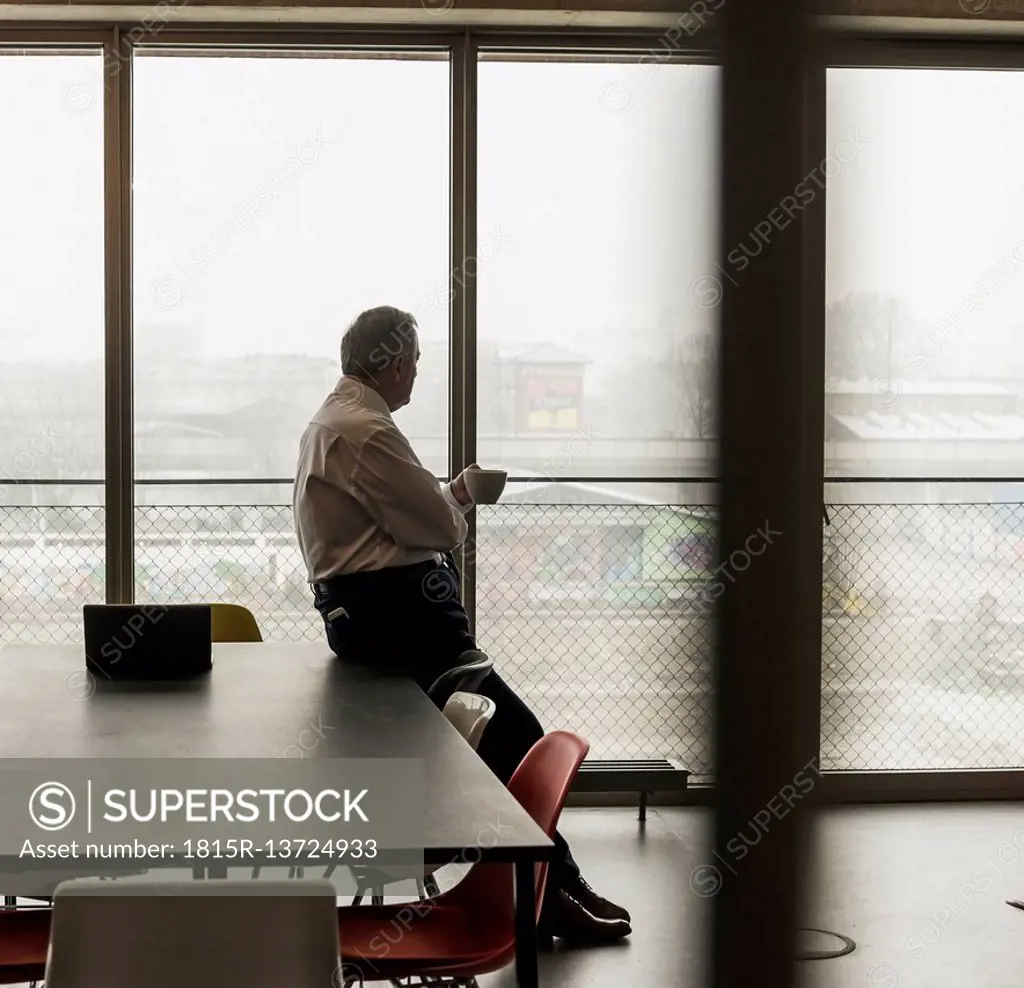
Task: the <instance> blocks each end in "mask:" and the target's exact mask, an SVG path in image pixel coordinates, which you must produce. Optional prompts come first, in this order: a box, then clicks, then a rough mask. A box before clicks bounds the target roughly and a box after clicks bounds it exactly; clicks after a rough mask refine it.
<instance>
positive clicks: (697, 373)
mask: <svg viewBox="0 0 1024 988" xmlns="http://www.w3.org/2000/svg"><path fill="white" fill-rule="evenodd" d="M681 351H682V352H681V354H680V356H681V360H680V362H679V367H680V370H681V371H682V385H681V388H680V400H681V404H682V412H683V419H684V422H685V423H686V425H687V427H688V430H689V432H690V434H691V435H692V436H693V437H694V438H696V439H712V438H714V437H715V436H716V435H717V431H718V422H717V416H718V409H717V398H718V373H717V370H718V348H717V346H716V339H715V334H714V333H711V332H704V333H698V334H696V335H694V336H692V337H690V339H689V340H687V341H686V343H684V344H683V346H682V348H681Z"/></svg>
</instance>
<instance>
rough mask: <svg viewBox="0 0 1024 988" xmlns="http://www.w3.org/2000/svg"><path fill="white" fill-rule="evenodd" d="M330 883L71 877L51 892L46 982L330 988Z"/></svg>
mask: <svg viewBox="0 0 1024 988" xmlns="http://www.w3.org/2000/svg"><path fill="white" fill-rule="evenodd" d="M338 954H339V951H338V913H337V899H336V893H335V889H334V886H333V885H332V884H331V883H330V882H328V881H324V880H323V879H305V880H302V881H266V882H252V881H244V880H243V881H226V880H223V879H211V880H209V881H184V882H168V881H163V882H161V881H152V882H137V881H134V880H126V881H121V882H100V881H93V880H88V881H70V882H63V883H62V884H61V885H60V886H58V888H57V890H56V893H55V895H54V899H53V921H52V926H51V931H50V949H49V954H48V957H47V961H46V978H45V985H46V988H97V986H102V988H139V986H140V985H145V988H182V986H183V985H187V986H188V988H224V986H225V985H245V986H246V988H331V986H332V985H334V986H337V985H338V984H340V983H341V981H340V974H339V970H340V965H339V956H338Z"/></svg>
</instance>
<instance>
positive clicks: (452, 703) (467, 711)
mask: <svg viewBox="0 0 1024 988" xmlns="http://www.w3.org/2000/svg"><path fill="white" fill-rule="evenodd" d="M497 709H498V707H497V704H495V702H494V701H493V700H492V699H491V698H490V697H489V696H480V695H479V694H478V693H463V692H461V691H459V692H457V693H452V695H451V696H450V697H449V698H448V702H447V703H446V704H445V705H444V715H445V717H447V718H448V721H449V723H451V725H452V727H454V728H455V730H457V731H458V732H459V734H461V735H462V736H463V737H464V738H465V739H466V741H467V742H468V743H469V746H470V747H471V748H472V749H473V750H474V751H476V749H477V748H478V747H480V739H481V738H482V737H483V736H484V728H485V727H487V724H488V722H489V721H490V719H491V718H492V717H493V716H494V713H495V711H496V710H497Z"/></svg>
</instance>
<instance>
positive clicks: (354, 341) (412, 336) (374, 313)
mask: <svg viewBox="0 0 1024 988" xmlns="http://www.w3.org/2000/svg"><path fill="white" fill-rule="evenodd" d="M415 350H416V318H415V317H414V316H413V315H411V314H410V313H408V312H403V311H402V310H401V309H396V308H395V307H394V306H391V305H378V306H377V307H376V308H375V309H367V310H366V311H365V312H360V313H359V315H358V316H356V318H355V319H354V320H353V321H352V324H351V325H350V326H349V327H348V329H346V330H345V335H344V336H343V337H342V338H341V372H342V374H350V375H355V376H358V377H370V378H376V377H377V376H378V375H379V374H380V373H381V371H383V370H384V369H385V368H386V367H387V366H388V364H390V363H391V360H392V359H393V358H395V357H401V356H404V355H406V354H409V353H413V352H415Z"/></svg>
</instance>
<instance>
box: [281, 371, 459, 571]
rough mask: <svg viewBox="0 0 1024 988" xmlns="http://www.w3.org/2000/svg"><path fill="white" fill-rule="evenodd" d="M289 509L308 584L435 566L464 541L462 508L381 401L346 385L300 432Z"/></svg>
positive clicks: (349, 381) (356, 384)
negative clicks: (422, 460)
mask: <svg viewBox="0 0 1024 988" xmlns="http://www.w3.org/2000/svg"><path fill="white" fill-rule="evenodd" d="M292 506H293V509H294V512H295V531H296V535H297V536H298V539H299V548H300V549H301V550H302V558H303V559H304V560H305V563H306V571H307V578H308V580H309V581H310V583H315V582H319V581H321V580H327V579H329V578H330V577H332V576H341V575H344V574H348V573H359V572H364V571H366V570H376V569H384V568H385V567H389V566H408V565H412V564H414V563H422V562H426V561H428V560H439V559H440V558H441V557H440V552H444V551H447V550H450V549H454V548H456V546H459V545H461V544H462V542H463V540H464V539H465V538H466V532H467V531H468V526H467V524H466V519H465V518H464V517H463V516H464V514H465V513H466V512H467V511H468V510H469V509H470V507H472V505H466V506H463V505H460V504H459V502H458V501H457V500H456V499H455V495H454V494H453V493H452V490H451V485H449V484H439V483H438V481H437V478H436V477H435V476H434V475H433V474H432V473H431V472H430V471H429V470H427V469H426V468H425V467H424V466H423V464H422V463H420V461H419V459H418V458H417V456H416V454H415V453H414V452H413V449H412V446H410V445H409V440H408V439H406V438H405V436H404V435H403V434H402V432H401V430H400V429H399V428H398V426H397V425H395V422H394V420H393V419H392V418H391V412H390V411H389V410H388V406H387V403H386V402H385V401H384V399H383V398H382V397H381V396H380V395H379V394H378V393H377V392H376V391H374V390H373V389H372V388H370V387H368V386H367V385H365V384H363V383H362V382H360V381H357V380H355V379H354V378H350V377H342V378H341V379H340V380H339V381H338V383H337V385H336V386H335V388H334V390H333V391H332V392H331V393H330V394H329V395H328V396H327V400H326V401H325V402H324V403H323V405H321V406H320V410H319V411H318V412H317V413H316V415H314V416H313V418H312V420H311V421H310V423H309V425H308V426H307V427H306V431H305V432H304V433H303V434H302V441H301V443H300V446H299V463H298V468H297V470H296V473H295V488H294V491H293V500H292Z"/></svg>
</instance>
